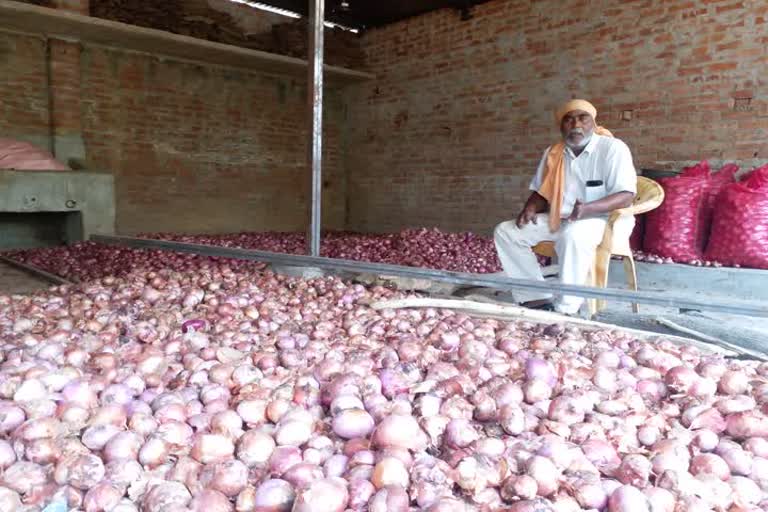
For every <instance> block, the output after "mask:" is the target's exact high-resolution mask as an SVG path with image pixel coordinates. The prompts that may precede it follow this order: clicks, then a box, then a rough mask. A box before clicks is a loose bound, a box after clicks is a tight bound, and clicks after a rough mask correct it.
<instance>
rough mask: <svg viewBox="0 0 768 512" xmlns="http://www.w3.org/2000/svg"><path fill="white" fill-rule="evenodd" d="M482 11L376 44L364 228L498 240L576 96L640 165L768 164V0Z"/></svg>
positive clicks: (355, 127)
mask: <svg viewBox="0 0 768 512" xmlns="http://www.w3.org/2000/svg"><path fill="white" fill-rule="evenodd" d="M473 13H474V18H473V19H472V20H470V21H460V20H459V15H458V14H457V13H456V12H455V11H451V10H443V11H438V12H434V13H430V14H427V15H424V16H421V17H418V18H414V19H411V20H407V21H404V22H401V23H397V24H395V25H391V26H388V27H385V28H382V29H378V30H374V31H371V32H368V33H367V34H366V35H365V36H364V38H363V45H364V49H365V52H366V55H367V63H368V66H369V68H370V71H372V72H373V73H375V74H376V75H377V76H378V80H377V81H375V82H369V83H365V84H362V85H360V86H357V87H356V88H355V90H353V91H351V92H350V94H349V102H350V125H351V129H350V133H351V134H352V136H351V139H350V142H349V152H348V155H347V162H346V166H347V172H348V174H349V177H350V181H349V212H348V215H349V217H348V218H349V227H350V228H353V229H362V230H369V231H380V230H396V229H400V228H402V227H405V226H409V225H436V226H440V227H442V228H445V229H450V230H460V229H472V230H476V231H484V232H488V231H490V229H492V227H493V225H494V224H496V223H497V222H499V221H500V220H503V219H507V218H510V217H512V216H513V215H514V214H516V212H517V211H518V209H519V207H520V203H521V201H522V200H523V199H524V197H525V196H526V195H527V191H526V188H527V184H528V180H529V178H530V176H531V174H532V173H533V171H534V169H535V165H536V164H537V162H538V159H539V158H540V157H541V154H542V152H543V151H544V149H545V148H546V146H547V145H548V144H550V143H551V142H552V141H553V140H554V139H555V138H556V137H557V135H558V134H557V131H556V128H555V126H553V123H552V113H551V112H552V110H553V108H554V107H555V106H556V105H557V104H558V102H560V101H561V100H564V99H568V98H570V97H586V98H589V99H591V100H592V101H593V102H594V103H595V104H596V106H597V108H598V110H599V111H600V114H599V120H600V121H601V122H602V124H604V125H605V126H607V127H608V128H610V129H611V130H612V131H614V133H615V134H616V135H617V136H618V137H620V138H622V139H623V140H625V141H626V142H627V143H628V144H629V145H630V147H631V148H632V150H633V153H634V157H635V163H636V167H638V168H641V167H653V166H664V167H669V166H674V165H675V163H676V162H679V161H688V160H692V159H697V158H711V159H715V160H739V161H741V160H748V161H749V162H754V161H755V160H754V159H760V158H768V81H767V80H766V78H765V70H766V69H768V23H767V21H768V3H766V2H764V1H762V0H745V1H734V0H721V1H712V0H709V1H703V0H700V1H684V0H667V1H659V0H657V1H651V0H633V1H626V2H618V3H617V2H609V1H608V0H599V1H591V2H587V1H584V0H542V1H536V2H532V1H522V0H494V1H491V2H488V3H485V4H483V5H481V6H478V7H476V8H474V9H473ZM742 98H752V99H751V101H747V100H746V99H742ZM737 99H738V103H739V106H738V109H736V110H735V109H734V103H735V101H737ZM747 103H748V105H747ZM624 111H632V112H631V116H632V119H631V120H630V121H623V120H622V114H623V112H624Z"/></svg>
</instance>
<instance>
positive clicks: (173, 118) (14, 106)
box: [0, 2, 346, 234]
mask: <svg viewBox="0 0 768 512" xmlns="http://www.w3.org/2000/svg"><path fill="white" fill-rule="evenodd" d="M69 3H70V4H74V3H76V2H69ZM49 84H50V87H49ZM326 98H327V106H326V109H325V113H326V117H325V145H324V149H325V161H324V182H325V187H324V226H325V227H328V228H334V229H340V228H343V227H344V221H345V216H344V213H345V206H346V205H345V198H346V181H345V180H346V178H345V174H344V172H343V166H342V149H341V148H342V146H343V137H344V130H343V116H344V108H343V102H342V99H341V93H340V91H338V90H333V89H331V90H329V91H327V94H326ZM306 125H307V115H306V86H305V80H304V79H302V78H295V79H292V78H279V77H272V76H267V75H262V74H258V73H251V72H246V71H242V70H236V69H230V68H221V67H215V66H205V65H195V64H191V63H181V62H176V61H173V60H169V59H166V58H161V57H157V56H153V55H147V54H138V53H132V52H124V51H119V50H111V49H105V48H101V47H91V46H82V45H80V44H79V43H72V42H64V41H59V40H50V41H47V42H46V41H45V40H43V39H40V38H38V37H33V36H26V35H19V34H13V33H5V32H1V31H0V137H14V138H19V139H22V140H29V141H31V142H34V143H36V144H38V145H40V146H42V147H45V148H52V149H55V150H56V153H57V155H60V154H65V155H66V156H67V157H76V158H77V160H81V161H80V162H76V161H74V160H72V161H70V163H80V164H82V165H84V166H85V167H86V168H87V169H94V170H106V171H110V172H112V173H114V175H115V179H116V201H117V230H118V232H119V233H122V234H134V233H137V232H141V231H183V232H231V231H239V230H303V229H305V226H306V225H307V214H306V202H307V196H308V185H309V182H308V180H309V177H308V172H307V171H306V164H305V160H306V138H307V135H306V130H307V128H306ZM60 151H61V152H60Z"/></svg>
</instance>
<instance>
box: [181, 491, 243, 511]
mask: <svg viewBox="0 0 768 512" xmlns="http://www.w3.org/2000/svg"><path fill="white" fill-rule="evenodd" d="M189 508H190V510H192V512H231V511H233V510H234V507H232V503H230V501H229V499H228V498H227V497H226V496H224V495H223V494H222V493H220V492H218V491H214V490H211V489H205V490H203V491H202V492H200V493H199V494H197V495H195V497H194V498H193V499H192V502H191V503H190V504H189Z"/></svg>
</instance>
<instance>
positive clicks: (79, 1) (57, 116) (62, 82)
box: [48, 0, 89, 167]
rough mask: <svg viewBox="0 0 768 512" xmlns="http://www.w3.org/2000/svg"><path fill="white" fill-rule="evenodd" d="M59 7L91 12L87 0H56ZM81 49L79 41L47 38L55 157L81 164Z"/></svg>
mask: <svg viewBox="0 0 768 512" xmlns="http://www.w3.org/2000/svg"><path fill="white" fill-rule="evenodd" d="M54 5H55V7H56V8H57V9H60V10H63V11H71V12H73V13H77V14H85V15H88V14H89V5H88V0H55V1H54ZM80 52H81V46H80V43H78V42H71V41H62V40H58V39H49V40H48V80H49V94H50V109H51V110H50V112H51V137H52V139H53V152H54V154H55V155H56V158H58V159H59V160H61V161H62V162H64V163H68V164H70V165H74V166H76V167H78V166H79V165H82V163H84V161H85V158H86V154H85V144H84V142H83V128H82V120H81V105H80V99H81V90H80Z"/></svg>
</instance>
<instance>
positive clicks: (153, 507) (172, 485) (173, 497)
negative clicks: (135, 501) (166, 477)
mask: <svg viewBox="0 0 768 512" xmlns="http://www.w3.org/2000/svg"><path fill="white" fill-rule="evenodd" d="M191 500H192V496H191V495H190V493H189V491H188V490H187V488H186V487H184V485H182V484H180V483H178V482H163V483H160V484H157V485H155V486H154V487H152V488H151V489H150V490H149V492H147V494H145V495H144V499H143V508H142V510H146V511H147V512H164V511H167V510H173V509H174V507H186V506H187V505H188V504H189V502H190V501H191Z"/></svg>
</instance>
